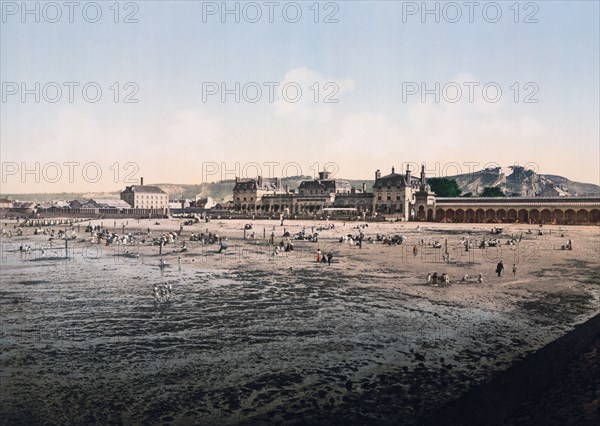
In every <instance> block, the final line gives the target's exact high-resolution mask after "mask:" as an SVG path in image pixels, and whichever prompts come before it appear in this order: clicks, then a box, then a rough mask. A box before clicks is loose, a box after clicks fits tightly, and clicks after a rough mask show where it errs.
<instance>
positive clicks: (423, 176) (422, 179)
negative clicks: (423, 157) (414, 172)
mask: <svg viewBox="0 0 600 426" xmlns="http://www.w3.org/2000/svg"><path fill="white" fill-rule="evenodd" d="M425 182H426V178H425V164H421V185H425Z"/></svg>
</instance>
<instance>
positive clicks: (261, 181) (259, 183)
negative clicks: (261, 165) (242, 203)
mask: <svg viewBox="0 0 600 426" xmlns="http://www.w3.org/2000/svg"><path fill="white" fill-rule="evenodd" d="M257 180H258V187H259V188H262V186H263V178H262V176H259V177H258V179H257Z"/></svg>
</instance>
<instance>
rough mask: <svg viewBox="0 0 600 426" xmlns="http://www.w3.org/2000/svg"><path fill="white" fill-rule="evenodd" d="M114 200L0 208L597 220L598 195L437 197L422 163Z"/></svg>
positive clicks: (547, 191)
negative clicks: (217, 193) (223, 194)
mask: <svg viewBox="0 0 600 426" xmlns="http://www.w3.org/2000/svg"><path fill="white" fill-rule="evenodd" d="M120 197H121V198H120V199H114V198H94V199H74V200H71V201H56V202H52V203H38V202H34V201H15V200H9V199H0V209H1V210H2V211H3V214H5V215H6V214H12V215H18V216H23V217H35V216H36V215H38V216H40V215H44V216H48V217H52V216H54V217H57V216H64V215H67V216H80V217H94V218H103V217H138V218H142V217H159V216H165V215H167V214H183V215H188V214H208V215H216V216H221V217H223V216H225V217H236V216H238V217H239V216H242V217H254V216H257V217H270V218H274V217H278V216H283V217H285V218H323V217H329V216H332V217H335V216H341V217H344V218H355V219H356V218H362V219H367V218H371V219H375V220H378V219H386V220H400V221H408V220H416V221H436V222H454V223H456V222H458V223H532V224H534V223H536V224H544V223H548V224H551V223H554V224H600V197H598V196H596V197H576V196H569V194H568V193H566V192H565V191H563V190H562V189H561V188H559V187H557V186H556V185H554V184H552V183H550V182H548V183H547V184H546V186H545V187H544V188H543V189H542V190H541V191H540V192H539V193H538V194H536V196H534V197H533V196H532V197H494V198H488V197H456V198H444V197H437V196H436V194H435V193H434V192H433V191H432V190H431V188H430V186H429V184H428V183H427V177H426V174H425V166H424V165H423V166H422V167H421V172H420V174H419V176H418V177H417V176H413V174H412V171H411V170H410V169H407V170H406V171H405V172H404V173H402V174H401V173H396V171H395V168H394V167H392V168H391V173H389V174H386V175H384V176H382V174H381V172H380V170H377V171H376V172H375V182H374V185H373V190H372V192H368V191H367V185H366V182H363V183H362V184H361V187H360V188H356V187H353V186H352V185H351V184H350V182H349V181H348V180H346V179H337V178H334V177H332V176H331V174H330V173H328V172H327V171H323V172H320V173H319V176H318V177H317V178H316V179H312V180H305V181H302V182H301V183H300V184H299V186H298V189H297V190H295V189H293V188H289V187H288V186H287V185H285V187H284V185H283V183H282V179H281V178H263V177H260V176H259V177H257V178H252V179H248V178H246V179H240V178H237V177H236V180H235V184H234V187H233V199H232V200H229V201H226V202H220V203H217V204H215V202H214V201H213V199H212V198H211V197H202V195H201V194H199V195H198V196H197V197H196V200H188V199H179V200H171V201H169V199H168V194H167V193H166V192H165V191H163V190H162V189H161V188H160V187H158V186H153V185H144V182H143V179H142V180H141V181H140V184H139V185H132V186H127V187H126V188H125V190H124V191H122V192H121V193H120Z"/></svg>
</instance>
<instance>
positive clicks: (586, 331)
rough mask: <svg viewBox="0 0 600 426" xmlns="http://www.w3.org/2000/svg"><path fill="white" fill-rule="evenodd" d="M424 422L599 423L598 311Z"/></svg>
mask: <svg viewBox="0 0 600 426" xmlns="http://www.w3.org/2000/svg"><path fill="white" fill-rule="evenodd" d="M424 424H428V425H438V424H446V425H482V424H488V425H500V424H502V425H599V424H600V315H599V316H596V317H594V318H592V319H591V320H589V321H587V322H586V323H584V324H582V325H579V326H577V327H576V328H575V330H573V331H571V332H569V333H568V334H567V335H565V336H563V337H561V338H559V339H557V340H556V341H554V342H552V343H550V344H549V345H547V346H545V347H544V348H542V349H540V350H539V351H537V352H535V353H534V354H531V355H530V356H527V357H526V358H525V359H523V360H521V361H518V362H516V363H515V365H514V366H512V367H511V368H510V369H508V370H507V371H505V372H501V373H498V374H497V375H496V377H494V379H493V380H492V381H491V382H489V383H486V384H485V385H482V386H477V387H476V388H475V389H473V390H471V391H469V392H468V393H467V394H466V395H465V396H463V397H462V398H460V399H458V400H456V401H452V402H450V403H449V404H448V406H447V407H444V408H443V409H441V410H440V411H439V412H437V413H435V414H434V415H432V416H430V417H428V418H427V419H426V420H425V421H424Z"/></svg>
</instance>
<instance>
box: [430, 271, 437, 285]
mask: <svg viewBox="0 0 600 426" xmlns="http://www.w3.org/2000/svg"><path fill="white" fill-rule="evenodd" d="M431 284H432V285H433V286H434V287H437V286H438V274H437V272H434V273H433V275H432V276H431Z"/></svg>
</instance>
